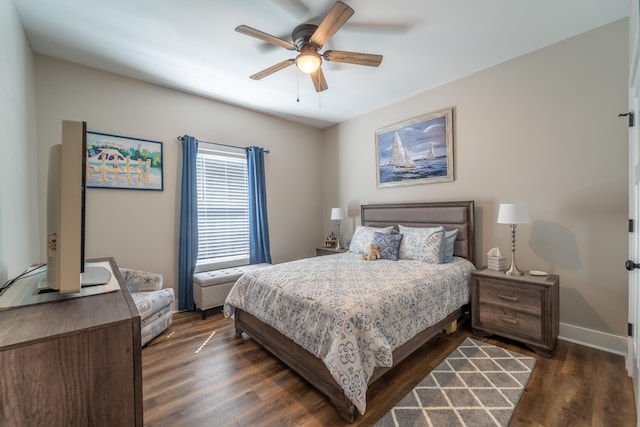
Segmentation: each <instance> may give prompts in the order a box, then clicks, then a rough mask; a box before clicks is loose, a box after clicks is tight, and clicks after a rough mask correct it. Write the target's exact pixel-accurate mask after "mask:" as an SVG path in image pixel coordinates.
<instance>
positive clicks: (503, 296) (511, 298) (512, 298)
mask: <svg viewBox="0 0 640 427" xmlns="http://www.w3.org/2000/svg"><path fill="white" fill-rule="evenodd" d="M498 298H500V299H504V300H507V301H512V302H518V298H516V297H510V296H509V295H502V294H498Z"/></svg>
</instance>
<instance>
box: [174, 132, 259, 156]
mask: <svg viewBox="0 0 640 427" xmlns="http://www.w3.org/2000/svg"><path fill="white" fill-rule="evenodd" d="M176 139H177V140H178V141H180V142H182V139H183V138H182V137H181V136H179V137H177V138H176ZM196 141H198V142H204V143H205V144H214V145H222V146H223V147H229V148H241V149H242V148H244V149H247V148H251V147H236V146H235V145H229V144H221V143H220V142H209V141H202V140H200V139H197V138H196ZM264 152H265V154H269V150H264Z"/></svg>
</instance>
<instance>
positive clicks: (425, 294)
mask: <svg viewBox="0 0 640 427" xmlns="http://www.w3.org/2000/svg"><path fill="white" fill-rule="evenodd" d="M473 269H474V266H473V264H471V263H470V262H469V261H467V260H465V259H463V258H458V257H454V262H452V263H448V264H428V263H425V262H421V261H412V260H398V261H389V260H377V261H364V260H362V258H361V255H359V254H354V253H350V252H347V253H343V254H338V255H330V256H319V257H315V258H308V259H302V260H298V261H292V262H288V263H284V264H277V265H273V266H270V267H266V268H262V269H259V270H255V271H250V272H247V273H245V274H244V275H243V276H242V277H240V279H238V281H237V282H236V284H235V285H234V287H233V288H232V289H231V291H230V293H229V296H228V297H227V300H226V302H225V305H224V314H225V316H226V317H231V316H232V315H233V313H234V311H235V308H236V307H238V308H240V309H242V310H244V311H246V312H248V313H250V314H252V315H254V316H255V317H257V318H258V319H260V320H261V321H263V322H265V323H267V324H269V325H271V326H272V327H274V328H276V329H277V330H279V331H280V332H282V333H283V334H284V335H286V336H287V337H289V338H291V339H292V340H293V341H294V342H296V343H297V344H299V345H300V346H302V347H304V348H305V349H306V350H308V351H309V352H311V353H313V354H314V355H316V356H317V357H319V358H320V359H322V361H323V362H324V364H325V365H326V366H327V368H328V369H329V372H331V374H332V375H333V377H334V378H335V380H336V381H337V382H338V384H340V385H341V387H342V388H343V389H344V393H345V396H346V397H347V398H348V399H349V400H350V401H351V402H353V404H354V405H355V407H356V408H357V409H358V411H360V413H361V414H364V411H365V409H366V393H367V383H368V381H369V378H370V377H371V374H372V373H373V370H374V368H375V367H377V366H392V364H393V357H392V352H393V350H394V349H396V348H397V347H399V346H400V345H402V344H404V343H405V342H406V341H408V340H409V339H411V338H412V337H414V336H415V335H416V334H417V333H418V332H420V331H422V330H423V329H425V328H427V327H429V326H431V325H433V324H435V323H437V322H439V321H440V320H442V319H444V318H445V317H446V316H447V315H448V314H449V313H451V312H453V311H454V310H456V309H457V308H459V307H460V306H462V305H463V304H466V303H467V302H468V301H469V288H468V277H469V274H470V272H471V271H472V270H473Z"/></svg>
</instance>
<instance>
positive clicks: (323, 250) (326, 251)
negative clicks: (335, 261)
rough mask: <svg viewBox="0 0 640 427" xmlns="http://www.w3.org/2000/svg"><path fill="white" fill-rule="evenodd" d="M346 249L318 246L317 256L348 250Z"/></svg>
mask: <svg viewBox="0 0 640 427" xmlns="http://www.w3.org/2000/svg"><path fill="white" fill-rule="evenodd" d="M346 251H347V250H346V249H333V248H316V256H321V255H335V254H341V253H343V252H346Z"/></svg>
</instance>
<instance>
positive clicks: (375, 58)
mask: <svg viewBox="0 0 640 427" xmlns="http://www.w3.org/2000/svg"><path fill="white" fill-rule="evenodd" d="M322 57H323V58H324V59H326V60H327V61H332V62H345V63H347V64H356V65H367V66H369V67H377V66H378V65H380V63H381V62H382V55H374V54H371V53H359V52H345V51H342V50H328V51H326V52H325V53H324V54H322Z"/></svg>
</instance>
